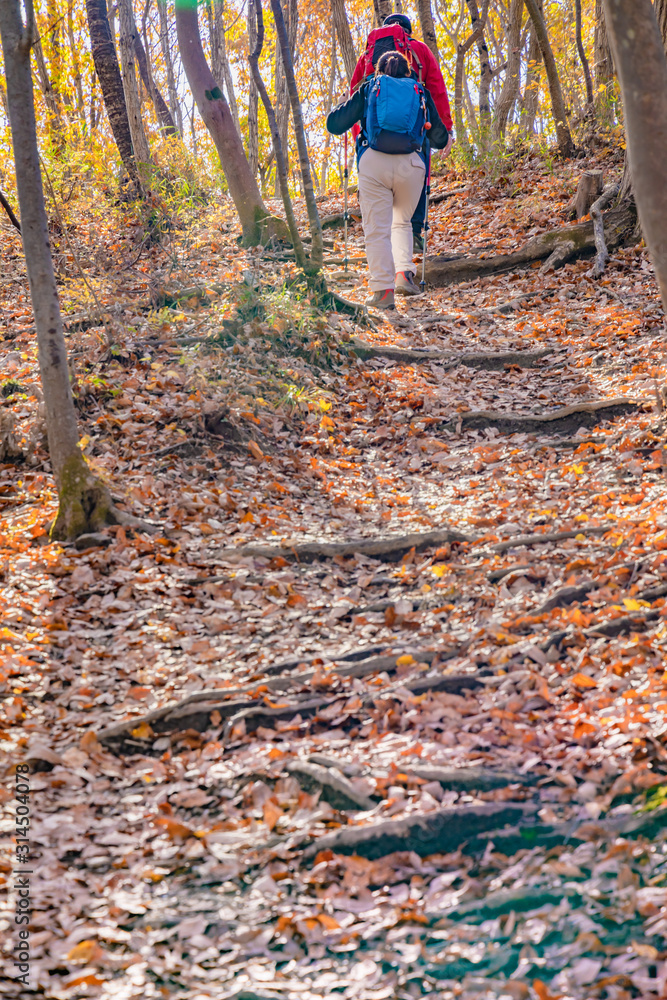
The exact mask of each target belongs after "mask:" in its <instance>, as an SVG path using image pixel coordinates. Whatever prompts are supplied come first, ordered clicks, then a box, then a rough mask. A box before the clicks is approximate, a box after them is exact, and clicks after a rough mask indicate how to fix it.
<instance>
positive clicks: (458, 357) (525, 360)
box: [349, 337, 554, 372]
mask: <svg viewBox="0 0 667 1000" xmlns="http://www.w3.org/2000/svg"><path fill="white" fill-rule="evenodd" d="M349 346H350V347H351V348H352V349H353V350H354V353H355V354H356V355H357V357H360V358H389V359H390V360H391V361H402V362H404V363H406V364H410V363H413V362H417V364H427V363H428V362H430V361H448V362H451V363H452V367H454V366H456V365H465V367H466V368H477V369H479V370H480V371H490V372H492V371H502V370H503V369H504V367H505V365H519V366H520V367H521V368H532V367H533V365H534V364H535V363H536V362H538V361H541V360H542V358H546V357H547V355H549V354H553V353H554V349H553V348H552V347H544V348H542V349H541V350H539V351H495V352H491V351H489V352H480V353H474V354H456V353H454V352H453V351H430V350H423V351H421V350H415V349H414V348H406V347H392V346H391V345H390V344H369V343H367V342H366V341H365V340H359V339H358V338H356V337H355V338H353V339H352V340H351V341H350V342H349Z"/></svg>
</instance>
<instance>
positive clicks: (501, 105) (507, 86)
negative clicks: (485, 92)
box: [493, 0, 523, 139]
mask: <svg viewBox="0 0 667 1000" xmlns="http://www.w3.org/2000/svg"><path fill="white" fill-rule="evenodd" d="M522 18H523V0H511V3H510V8H509V13H508V15H507V20H508V25H507V70H506V74H505V79H504V81H503V87H502V90H501V91H500V94H499V95H498V100H497V101H496V111H495V116H494V120H493V131H494V134H495V136H496V138H498V139H499V138H501V137H502V136H504V135H505V129H506V128H507V122H508V120H509V118H510V115H511V114H512V111H513V109H514V105H515V103H516V99H517V97H518V96H519V88H520V86H521V20H522Z"/></svg>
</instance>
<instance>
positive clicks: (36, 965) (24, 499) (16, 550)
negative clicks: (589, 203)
mask: <svg viewBox="0 0 667 1000" xmlns="http://www.w3.org/2000/svg"><path fill="white" fill-rule="evenodd" d="M587 165H588V166H595V163H591V164H587ZM577 169H578V168H577ZM558 170H559V171H560V172H558V171H557V172H556V174H555V175H553V176H551V177H550V178H549V179H548V180H546V181H545V180H544V179H543V178H538V176H537V174H536V171H535V168H534V167H530V166H529V167H526V168H525V171H526V172H525V175H524V176H523V178H522V177H518V178H515V181H516V184H515V185H514V186H512V185H510V184H508V185H505V186H503V185H500V186H498V185H496V187H495V188H494V187H493V186H492V185H490V184H489V183H487V182H484V181H483V180H482V179H480V178H475V177H473V178H472V179H470V186H469V187H468V188H467V189H466V191H465V192H464V193H459V194H458V195H457V197H456V198H447V199H444V198H443V199H441V200H440V202H439V203H438V202H437V201H436V207H435V208H434V215H435V216H436V218H435V222H434V233H435V242H436V250H441V251H442V252H445V251H446V250H447V249H449V250H451V251H452V252H458V251H459V250H465V249H466V248H469V249H475V251H476V252H479V251H480V244H481V245H482V246H483V245H484V243H485V242H486V241H490V240H493V241H494V243H495V246H494V248H493V252H494V253H500V252H503V253H508V252H511V250H512V243H514V245H518V244H519V243H520V242H521V241H523V240H524V239H525V236H526V232H527V231H528V230H529V229H530V228H531V227H537V228H538V229H539V228H540V227H541V229H540V231H543V230H546V229H548V228H550V227H551V228H553V225H554V222H556V223H557V222H558V219H559V218H562V213H563V212H564V211H565V206H566V204H567V201H568V199H569V198H570V197H571V195H572V192H573V190H574V188H575V186H576V176H575V173H574V167H573V166H571V165H570V166H564V167H561V168H558ZM531 171H532V173H531ZM520 182H521V183H522V184H523V189H524V190H531V192H532V193H531V194H530V196H528V195H526V196H524V197H523V198H521V197H517V194H516V190H517V187H518V186H520ZM448 183H449V185H450V186H451V187H454V186H456V184H457V181H456V179H453V180H452V179H451V178H450V179H449V181H448ZM443 186H444V185H443ZM339 208H340V206H339V205H338V203H337V202H336V201H335V200H332V202H331V204H330V205H328V206H327V210H328V211H330V212H331V213H332V214H333V213H335V212H336V211H337V210H339ZM215 211H216V212H218V214H217V215H216V214H215V213H214V212H213V211H212V210H208V211H207V213H202V216H201V218H199V219H197V220H194V221H193V223H192V226H191V228H190V230H189V232H188V239H187V241H186V240H184V241H183V244H182V245H181V246H180V247H179V250H178V253H179V255H180V256H179V268H180V270H179V271H178V272H177V273H171V274H169V275H167V274H166V271H165V272H164V273H162V272H160V267H161V266H162V265H161V263H160V256H159V251H158V250H150V251H147V253H153V254H154V257H151V258H149V263H150V267H149V268H147V272H146V273H144V272H141V271H138V270H135V271H132V272H127V274H125V276H124V277H120V278H119V277H117V276H116V277H115V278H114V279H113V282H115V284H112V281H111V279H107V278H104V277H103V276H100V277H99V280H100V282H101V283H103V282H104V281H108V289H107V291H108V295H109V301H112V298H111V296H112V294H113V295H115V297H116V298H117V299H118V300H120V301H121V302H122V303H125V304H126V305H124V306H123V309H124V311H121V312H117V313H116V314H114V315H113V317H112V320H111V321H110V322H113V324H115V326H114V337H115V346H114V348H113V349H112V350H110V349H109V348H108V347H107V345H106V343H105V341H104V338H103V336H102V334H101V332H100V330H99V329H98V328H96V327H95V326H94V325H93V324H92V323H89V322H87V321H86V318H85V313H86V310H85V304H82V303H80V302H77V301H76V300H75V297H74V296H73V295H72V300H71V302H69V314H70V316H74V317H75V319H76V322H75V323H73V324H72V325H71V327H70V329H71V330H72V332H71V335H70V346H71V353H72V357H73V364H74V367H75V370H76V374H77V387H78V395H77V400H78V406H79V410H80V414H81V423H82V433H85V435H86V439H84V444H85V447H86V451H87V454H88V457H89V460H90V461H91V462H93V463H95V465H96V467H98V468H100V469H102V470H103V471H104V474H105V475H106V477H107V479H108V481H109V482H111V484H112V487H113V489H114V490H115V494H116V496H115V499H117V501H118V502H119V503H122V504H124V505H125V507H126V508H127V510H128V511H130V512H132V513H134V514H135V515H137V516H140V517H142V518H143V519H145V520H146V519H147V520H149V521H151V522H153V523H154V525H155V527H156V528H157V531H156V532H155V534H153V535H149V534H135V533H133V532H131V531H129V530H127V529H124V528H114V529H110V530H109V532H108V533H107V534H105V535H101V536H94V537H90V538H84V539H81V540H79V543H78V545H77V546H70V547H65V548H63V547H61V546H58V545H54V544H50V543H49V542H48V537H47V536H46V534H45V531H44V524H45V522H46V521H47V519H48V516H49V515H51V516H52V513H53V510H54V496H53V491H52V486H51V485H50V480H49V479H48V477H47V472H48V456H46V455H45V453H44V452H43V451H42V450H41V448H42V439H41V437H40V423H39V421H40V416H39V396H38V387H37V385H36V367H35V358H34V352H33V348H32V345H31V341H30V333H29V317H26V319H23V318H22V317H23V315H24V311H25V302H24V300H23V301H22V300H21V293H20V292H18V291H17V292H15V293H12V295H13V297H12V298H8V299H6V300H5V301H4V302H3V309H4V310H5V314H6V319H7V330H8V334H9V333H10V332H11V333H12V335H13V340H9V339H6V340H5V341H4V342H3V344H2V350H3V352H4V355H3V357H4V365H5V371H6V372H7V375H6V378H7V380H8V381H9V380H10V379H11V380H12V382H13V383H14V384H12V385H10V386H9V387H8V388H7V389H6V388H5V386H7V385H8V382H6V383H5V385H4V386H3V390H2V391H3V396H4V397H5V400H6V405H5V407H4V409H3V410H2V411H1V415H2V416H3V418H4V419H5V423H4V424H2V425H1V426H2V427H5V428H6V434H5V437H6V440H7V442H8V444H7V447H9V443H10V442H13V445H12V447H13V448H14V450H15V451H16V450H17V449H18V450H19V452H20V454H22V455H23V456H24V460H23V465H22V466H20V467H18V466H17V465H16V464H14V463H15V461H16V459H15V456H13V455H11V453H10V452H9V451H8V452H7V453H6V455H5V461H6V463H7V464H5V465H3V466H1V467H0V476H1V478H0V504H2V551H3V574H4V576H3V601H4V612H3V628H2V634H1V637H0V638H1V641H2V644H3V646H2V650H3V654H2V656H3V667H2V671H3V674H4V677H3V680H4V682H5V684H6V699H5V702H4V706H3V708H2V725H3V727H4V728H3V756H4V760H5V762H6V764H7V765H8V767H9V770H8V775H9V784H8V786H7V787H8V788H9V786H10V785H13V783H14V773H13V771H12V770H11V767H13V766H15V765H16V764H19V763H21V764H22V763H29V764H30V766H31V769H32V773H31V775H30V784H31V796H32V797H31V800H30V802H31V810H32V827H31V850H32V853H33V859H34V871H35V874H34V875H33V876H32V886H31V889H32V905H33V928H32V929H33V954H32V961H33V970H34V975H35V977H36V978H35V989H36V990H37V991H38V992H39V993H41V994H43V995H45V996H50V997H58V998H69V997H75V996H77V997H78V996H94V997H100V998H104V1000H106V998H119V997H122V998H128V1000H129V998H135V997H137V998H138V997H141V998H142V1000H143V998H149V997H150V998H152V997H155V998H158V997H170V996H174V997H183V998H187V1000H200V998H203V997H215V998H216V1000H224V998H232V997H234V998H237V1000H241V998H245V1000H251V998H253V1000H293V998H296V997H299V998H302V1000H324V998H329V997H331V996H339V995H340V996H342V997H345V998H351V1000H352V998H354V1000H357V998H359V1000H382V998H401V1000H409V998H413V997H414V998H418V997H419V998H421V997H433V998H435V997H438V998H454V997H457V998H459V997H463V998H466V1000H468V998H479V1000H491V998H496V997H500V996H502V997H505V996H507V997H512V998H517V1000H523V998H530V997H536V998H538V1000H547V998H549V997H553V996H564V997H571V998H574V1000H588V998H591V997H596V998H597V997H609V998H617V1000H621V998H630V997H645V998H648V997H656V998H657V997H661V996H664V995H665V982H666V973H667V963H666V960H665V955H666V950H665V947H666V946H665V935H666V933H667V931H666V928H667V888H665V885H667V882H666V881H665V880H666V879H667V855H666V854H665V846H664V839H663V832H662V831H663V826H664V821H665V820H664V808H665V807H664V804H663V803H664V801H665V799H666V798H667V796H666V795H665V789H667V777H666V776H665V775H666V774H667V745H666V743H665V713H666V712H667V690H666V685H667V680H666V678H667V674H665V662H666V659H667V656H666V650H667V627H666V625H665V617H664V616H665V611H664V607H665V604H664V602H665V595H666V594H667V564H666V562H665V560H666V558H667V509H666V503H667V501H666V500H665V475H666V469H667V460H666V459H665V451H664V447H665V432H666V427H665V420H664V416H663V408H664V405H665V399H664V395H663V394H664V386H665V369H664V367H663V361H662V357H663V347H662V342H663V339H664V327H663V324H664V318H663V316H662V312H661V309H660V307H659V304H658V295H657V290H656V288H655V285H654V283H653V279H652V275H651V272H650V269H649V266H648V262H647V259H646V253H645V251H644V250H643V249H642V248H641V247H630V248H626V249H624V250H616V251H615V252H614V255H613V257H612V261H611V263H610V265H609V269H608V274H607V276H606V277H605V278H603V279H602V282H598V281H595V280H594V279H593V277H592V276H591V274H590V271H591V267H592V262H591V261H590V260H588V261H587V260H582V261H576V262H574V263H570V264H566V265H565V266H564V267H563V268H561V269H560V270H557V271H550V272H547V273H546V274H542V275H541V274H539V273H538V270H537V269H535V270H527V271H521V272H516V273H510V274H503V275H501V276H495V277H490V278H489V277H487V278H480V279H477V280H474V281H470V282H468V283H466V284H465V285H458V286H448V287H447V288H445V289H442V290H436V291H434V292H433V293H431V294H429V295H428V296H427V297H425V298H424V299H421V298H418V299H415V300H410V301H408V302H406V303H404V304H401V305H400V306H399V311H398V313H397V315H395V316H394V317H390V318H389V319H387V318H386V317H382V316H380V317H373V322H372V325H371V326H370V327H369V326H360V325H358V324H357V323H356V322H355V320H353V319H352V318H351V317H350V316H346V315H344V314H342V313H340V314H339V313H335V312H327V311H323V310H321V309H318V307H317V305H316V303H314V302H312V303H311V302H309V301H308V295H307V293H304V292H301V293H299V295H296V294H291V295H290V294H288V293H286V292H284V291H283V290H282V284H281V282H280V280H279V278H280V273H281V272H280V268H282V267H285V266H288V267H289V264H287V265H285V262H284V261H282V260H280V259H278V257H277V256H276V254H275V252H273V251H270V250H267V251H265V252H264V253H263V254H260V253H259V252H258V251H252V252H249V253H247V254H246V253H245V252H244V254H243V255H239V252H238V248H236V249H235V245H234V244H233V243H232V236H233V235H234V234H233V233H232V232H230V233H229V234H228V235H227V222H226V219H225V215H224V210H223V209H220V210H217V209H216V210H215ZM559 212H560V213H561V216H559ZM302 221H303V220H302ZM512 227H513V228H512ZM464 234H465V240H464ZM0 235H1V239H2V240H3V241H4V243H3V248H4V249H5V250H6V251H7V256H6V258H5V259H7V260H10V261H13V262H14V263H13V264H12V266H14V264H15V266H16V268H17V271H16V277H17V281H16V288H17V289H18V288H20V287H21V286H20V280H19V279H20V277H21V275H20V261H19V260H18V259H16V260H15V259H14V257H12V256H11V252H12V248H14V251H13V252H14V254H15V255H16V254H17V253H18V251H16V249H15V248H16V247H17V246H18V243H17V238H16V237H15V236H14V235H13V234H12V233H11V232H10V231H9V229H7V230H3V231H2V233H1V234H0ZM354 235H355V237H356V238H357V239H358V237H359V233H358V227H357V229H355V230H354ZM97 238H98V239H99V240H100V242H101V244H104V245H105V246H106V248H107V250H106V252H108V253H109V254H111V253H112V250H111V249H109V248H110V247H112V241H113V239H114V238H115V237H114V236H113V234H112V233H108V234H106V235H105V232H104V230H103V228H102V229H100V231H99V233H98V235H97ZM105 240H106V243H104V241H105ZM446 240H447V241H448V245H445V243H446ZM439 244H440V245H439ZM113 245H114V246H115V244H113ZM331 249H332V250H333V251H334V252H336V249H337V248H336V245H335V243H334V246H333V247H332V248H331ZM114 252H115V251H114ZM489 252H491V251H489ZM128 253H129V251H128ZM272 253H273V256H272ZM221 260H222V261H223V265H222V266H221V263H220V261H221ZM62 266H63V268H65V270H66V266H67V265H66V262H63V265H62ZM148 273H150V277H148ZM65 278H67V274H66V273H65ZM167 279H168V280H167ZM179 284H180V287H182V288H187V289H188V290H189V293H188V298H187V299H185V300H182V299H179V298H178V296H176V297H175V298H168V297H165V294H164V287H166V286H167V285H168V287H169V288H170V289H172V290H173V289H174V288H177V287H178V285H179ZM213 284H215V285H216V288H215V289H214V288H213V287H212V285H213ZM193 288H194V289H195V291H193ZM197 289H199V291H196V290H197ZM195 292H196V294H195ZM66 294H68V293H66ZM344 294H345V296H346V297H349V298H352V299H354V300H359V301H361V299H362V298H363V295H364V289H363V288H361V287H358V288H353V287H350V288H348V289H346V290H344ZM158 300H159V301H160V302H161V303H162V302H164V301H167V300H168V301H170V302H171V305H170V306H169V307H163V306H160V307H159V310H160V311H158V309H154V310H153V312H151V311H150V303H151V301H152V302H156V301H158ZM507 303H512V304H511V305H510V306H509V307H507V306H506V304H507ZM499 306H502V307H503V308H502V309H499V308H498V307H499ZM22 323H23V324H24V325H23V327H22V325H21V324H22ZM77 324H78V325H77ZM360 342H363V345H362V347H359V343H360ZM355 345H356V346H355ZM397 349H400V350H397ZM487 354H488V355H492V356H493V357H494V359H495V360H494V362H493V363H490V364H489V365H488V366H487V365H486V364H485V363H484V362H483V361H482V363H479V362H476V363H474V364H472V363H468V362H467V361H466V360H465V359H466V358H468V359H469V358H470V357H471V356H474V357H475V358H477V359H479V357H480V356H482V355H484V356H486V355H487ZM524 354H525V356H526V361H525V364H524V363H523V362H522V358H523V355H524ZM498 358H502V359H506V360H502V361H498ZM3 433H5V431H3ZM3 440H4V439H3ZM28 442H29V443H28ZM17 472H19V474H20V478H19V476H18V475H17ZM10 762H11V765H10ZM9 796H10V792H9V791H8V792H7V802H9ZM8 913H9V911H8ZM8 919H9V917H8ZM7 926H9V925H7ZM7 989H8V987H6V986H2V987H0V996H2V995H6V996H11V997H12V1000H22V998H23V997H28V996H33V995H35V993H34V992H31V991H28V990H26V991H25V992H21V990H20V989H19V991H18V992H16V986H15V984H14V985H12V986H11V989H14V990H15V992H14V993H11V992H7Z"/></svg>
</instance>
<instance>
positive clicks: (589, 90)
mask: <svg viewBox="0 0 667 1000" xmlns="http://www.w3.org/2000/svg"><path fill="white" fill-rule="evenodd" d="M574 19H575V32H576V36H577V52H578V53H579V58H580V59H581V65H582V68H583V70H584V79H585V81H586V102H587V104H588V106H589V107H590V106H591V105H592V103H593V81H592V80H591V70H590V66H589V65H588V59H587V57H586V49H585V48H584V40H583V38H582V37H581V0H574Z"/></svg>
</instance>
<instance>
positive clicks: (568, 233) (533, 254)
mask: <svg viewBox="0 0 667 1000" xmlns="http://www.w3.org/2000/svg"><path fill="white" fill-rule="evenodd" d="M635 225H636V217H635V214H634V212H633V211H632V209H631V208H630V207H629V206H626V205H624V206H622V207H620V208H614V209H612V210H611V211H610V212H607V213H606V215H605V216H604V233H605V239H606V242H607V246H609V247H616V246H619V245H621V244H622V243H623V242H624V241H625V240H626V239H629V238H630V236H631V233H632V232H633V230H634V227H635ZM569 243H571V244H573V249H572V250H568V258H570V257H572V256H576V257H580V256H587V255H590V254H591V253H592V252H593V251H594V249H595V234H594V231H593V223H592V222H582V223H579V225H576V226H563V227H562V228H560V229H555V230H551V231H550V232H547V233H542V234H541V235H539V236H534V237H533V238H532V239H530V240H529V241H528V242H527V243H526V244H525V245H524V246H523V247H521V248H520V249H519V250H515V251H514V252H513V253H508V254H499V255H496V256H493V257H463V258H461V259H459V260H450V261H438V258H437V257H433V258H431V260H429V261H427V263H426V280H427V282H428V283H429V284H431V285H436V286H442V285H450V284H454V283H456V282H459V281H473V280H475V279H476V278H481V277H484V276H485V275H490V274H502V273H504V272H506V271H514V270H517V269H519V268H522V267H529V266H530V265H531V264H533V263H534V262H535V261H539V260H546V259H547V258H550V257H551V258H553V256H554V254H556V253H558V252H560V250H561V248H563V247H566V246H567V244H569Z"/></svg>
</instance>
